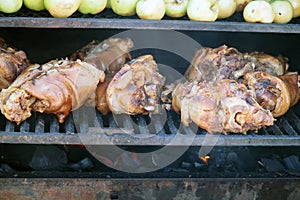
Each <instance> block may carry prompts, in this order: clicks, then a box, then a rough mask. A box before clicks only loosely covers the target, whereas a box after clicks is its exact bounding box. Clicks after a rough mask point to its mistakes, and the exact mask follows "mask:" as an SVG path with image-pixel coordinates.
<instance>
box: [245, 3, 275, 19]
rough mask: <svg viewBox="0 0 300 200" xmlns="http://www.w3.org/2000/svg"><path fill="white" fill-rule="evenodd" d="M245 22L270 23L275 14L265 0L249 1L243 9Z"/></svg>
mask: <svg viewBox="0 0 300 200" xmlns="http://www.w3.org/2000/svg"><path fill="white" fill-rule="evenodd" d="M243 17H244V19H245V21H246V22H260V23H272V22H273V20H274V18H275V14H274V11H273V8H272V6H271V4H270V3H268V2H266V1H251V2H249V3H248V4H247V6H246V7H245V8H244V11H243Z"/></svg>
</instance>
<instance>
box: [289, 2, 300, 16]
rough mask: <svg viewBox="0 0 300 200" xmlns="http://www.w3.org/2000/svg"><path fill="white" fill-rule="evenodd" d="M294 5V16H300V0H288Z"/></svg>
mask: <svg viewBox="0 0 300 200" xmlns="http://www.w3.org/2000/svg"><path fill="white" fill-rule="evenodd" d="M288 1H289V2H290V3H291V4H292V6H293V17H294V18H296V17H299V16H300V0H288Z"/></svg>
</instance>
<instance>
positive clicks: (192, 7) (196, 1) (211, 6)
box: [187, 0, 219, 21]
mask: <svg viewBox="0 0 300 200" xmlns="http://www.w3.org/2000/svg"><path fill="white" fill-rule="evenodd" d="M218 13H219V6H218V1H217V0H190V1H189V3H188V7H187V15H188V17H189V19H190V20H194V21H216V19H217V18H218Z"/></svg>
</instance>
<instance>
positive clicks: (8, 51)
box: [0, 38, 29, 91]
mask: <svg viewBox="0 0 300 200" xmlns="http://www.w3.org/2000/svg"><path fill="white" fill-rule="evenodd" d="M28 65H29V60H28V59H27V56H26V53H25V52H24V51H17V50H16V49H14V48H12V47H8V46H7V44H6V43H5V41H4V40H3V39H2V38H0V91H1V90H2V89H4V88H7V87H8V86H9V85H10V84H11V83H12V82H13V81H14V80H15V79H16V78H17V76H18V75H19V74H20V73H21V72H22V71H23V70H24V69H25V68H26V67H27V66H28Z"/></svg>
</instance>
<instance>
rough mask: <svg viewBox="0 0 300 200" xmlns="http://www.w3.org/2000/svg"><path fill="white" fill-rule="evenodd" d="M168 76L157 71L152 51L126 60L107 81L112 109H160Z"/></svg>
mask: <svg viewBox="0 0 300 200" xmlns="http://www.w3.org/2000/svg"><path fill="white" fill-rule="evenodd" d="M164 83H165V77H163V76H162V75H161V74H160V73H159V72H158V67H157V64H156V62H155V61H154V60H153V57H152V56H151V55H144V56H140V57H138V58H136V59H133V60H131V61H130V62H129V63H126V64H125V65H124V66H123V67H122V68H121V70H120V71H119V72H117V73H116V74H115V75H114V77H113V78H112V80H111V82H110V83H109V85H108V88H107V93H106V98H107V103H108V106H109V109H110V110H111V111H112V112H113V113H117V114H121V113H124V114H130V115H135V114H148V113H149V112H159V99H160V93H161V89H162V87H163V85H164Z"/></svg>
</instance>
